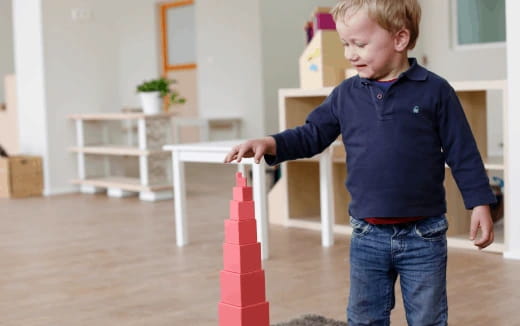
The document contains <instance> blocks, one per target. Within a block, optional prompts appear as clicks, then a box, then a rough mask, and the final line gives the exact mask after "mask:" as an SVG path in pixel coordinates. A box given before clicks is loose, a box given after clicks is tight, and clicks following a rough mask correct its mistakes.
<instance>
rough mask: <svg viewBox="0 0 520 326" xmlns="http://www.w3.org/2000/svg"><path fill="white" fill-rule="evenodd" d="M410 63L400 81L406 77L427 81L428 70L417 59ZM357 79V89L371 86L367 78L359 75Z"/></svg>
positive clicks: (410, 60) (410, 59)
mask: <svg viewBox="0 0 520 326" xmlns="http://www.w3.org/2000/svg"><path fill="white" fill-rule="evenodd" d="M408 63H409V64H410V67H409V68H408V69H407V70H406V71H405V72H403V73H401V74H400V75H399V78H398V79H401V78H403V77H406V78H408V79H410V80H414V81H423V80H426V78H427V77H428V70H426V69H425V68H423V67H421V66H420V65H419V64H418V63H417V59H415V58H408ZM355 78H356V83H355V85H356V86H357V87H363V86H365V85H368V84H370V82H371V81H370V80H369V79H367V78H362V77H359V75H357V76H356V77H355Z"/></svg>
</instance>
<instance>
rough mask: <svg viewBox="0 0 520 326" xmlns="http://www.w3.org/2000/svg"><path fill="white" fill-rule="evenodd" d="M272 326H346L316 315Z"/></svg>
mask: <svg viewBox="0 0 520 326" xmlns="http://www.w3.org/2000/svg"><path fill="white" fill-rule="evenodd" d="M272 326H347V323H345V322H343V321H338V320H332V319H327V318H325V317H322V316H318V315H305V316H302V317H301V318H297V319H293V320H291V321H289V322H287V323H281V324H276V325H272Z"/></svg>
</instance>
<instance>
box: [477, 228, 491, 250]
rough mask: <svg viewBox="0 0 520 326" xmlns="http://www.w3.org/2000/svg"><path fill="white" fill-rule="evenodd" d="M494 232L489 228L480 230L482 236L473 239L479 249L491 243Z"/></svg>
mask: <svg viewBox="0 0 520 326" xmlns="http://www.w3.org/2000/svg"><path fill="white" fill-rule="evenodd" d="M494 238H495V234H494V233H493V231H490V230H482V236H481V237H480V239H478V241H475V245H476V246H477V247H479V248H481V249H483V248H486V247H487V246H489V245H490V244H492V243H493V240H494Z"/></svg>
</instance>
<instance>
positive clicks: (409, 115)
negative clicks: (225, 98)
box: [265, 59, 496, 218]
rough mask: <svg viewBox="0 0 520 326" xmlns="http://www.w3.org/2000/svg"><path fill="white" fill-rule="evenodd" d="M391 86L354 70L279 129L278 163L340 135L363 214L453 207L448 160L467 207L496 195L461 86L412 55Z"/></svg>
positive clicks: (424, 212)
mask: <svg viewBox="0 0 520 326" xmlns="http://www.w3.org/2000/svg"><path fill="white" fill-rule="evenodd" d="M409 61H410V68H409V69H408V70H407V71H406V72H404V73H402V74H401V75H400V76H399V78H398V80H397V81H396V82H395V83H393V84H392V85H391V86H390V88H389V89H388V90H387V91H386V92H384V91H383V90H381V89H380V88H378V87H377V85H376V84H375V83H374V82H373V81H370V80H368V79H364V78H361V77H359V76H355V77H352V78H349V79H347V80H345V81H343V82H342V83H341V84H340V85H339V86H337V87H336V88H335V89H334V90H333V91H332V93H331V94H330V95H329V96H328V97H327V98H326V99H325V101H324V102H323V103H322V104H321V105H320V106H318V107H317V108H316V109H315V110H314V111H313V112H311V113H310V114H309V116H308V117H307V120H306V122H305V124H304V125H302V126H299V127H296V128H294V129H288V130H285V131H283V132H281V133H278V134H275V135H273V137H274V139H275V140H276V156H271V155H266V156H265V159H266V162H267V163H268V164H270V165H275V164H278V163H281V162H283V161H286V160H293V159H298V158H304V157H312V156H314V155H316V154H318V153H320V152H322V151H323V150H324V149H325V148H326V147H328V146H329V145H330V144H331V143H332V142H333V141H334V140H336V139H337V137H338V136H339V135H340V134H341V137H342V140H343V144H344V145H345V150H346V153H347V170H348V175H347V181H346V186H347V190H348V191H349V192H350V194H351V197H352V200H351V202H350V207H349V212H350V214H351V215H352V216H354V217H357V218H365V217H411V216H438V215H441V214H444V213H445V212H446V200H445V190H444V185H443V181H444V173H445V162H446V163H447V164H448V165H449V166H450V168H451V170H452V174H453V176H454V178H455V181H456V182H457V185H458V187H459V189H460V191H461V193H462V197H463V199H464V204H465V206H466V208H467V209H472V208H473V207H475V206H478V205H485V204H490V203H494V202H495V201H496V198H495V196H494V195H493V193H492V191H491V188H490V186H489V179H488V177H487V174H486V171H485V169H484V164H483V163H482V159H481V157H480V154H479V151H478V149H477V145H476V142H475V139H474V137H473V135H472V133H471V129H470V126H469V124H468V122H467V119H466V117H465V115H464V112H463V109H462V106H461V104H460V102H459V100H458V97H457V95H456V93H455V91H454V89H453V88H452V87H451V86H450V85H449V83H448V82H447V81H446V80H444V79H443V78H441V77H439V76H437V75H435V74H434V73H432V72H430V71H428V70H426V69H425V68H423V67H421V66H420V65H418V64H417V62H416V60H415V59H410V60H409Z"/></svg>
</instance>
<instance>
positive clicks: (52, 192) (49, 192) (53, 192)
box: [43, 186, 79, 196]
mask: <svg viewBox="0 0 520 326" xmlns="http://www.w3.org/2000/svg"><path fill="white" fill-rule="evenodd" d="M77 192H79V189H78V187H77V186H69V187H61V188H53V189H45V190H44V191H43V195H44V196H58V195H66V194H73V193H77Z"/></svg>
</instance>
